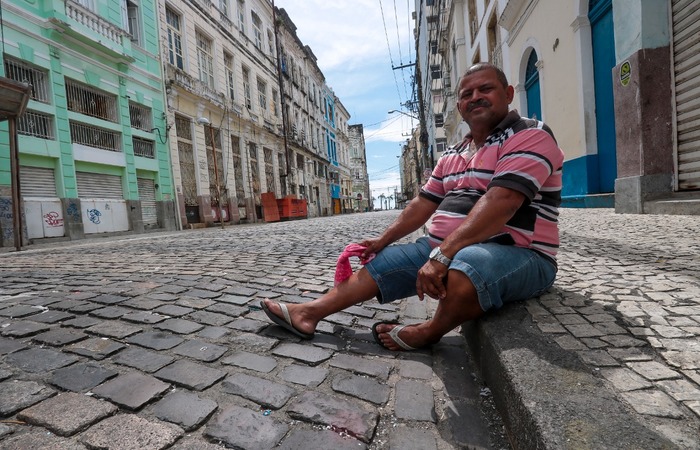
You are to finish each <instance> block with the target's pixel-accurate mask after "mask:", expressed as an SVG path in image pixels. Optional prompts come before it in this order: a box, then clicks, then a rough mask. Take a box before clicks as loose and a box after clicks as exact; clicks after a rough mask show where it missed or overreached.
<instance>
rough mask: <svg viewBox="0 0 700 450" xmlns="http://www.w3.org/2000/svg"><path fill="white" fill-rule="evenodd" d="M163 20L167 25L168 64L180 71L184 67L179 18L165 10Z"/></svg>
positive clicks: (169, 10)
mask: <svg viewBox="0 0 700 450" xmlns="http://www.w3.org/2000/svg"><path fill="white" fill-rule="evenodd" d="M165 20H166V22H167V23H168V62H169V63H170V64H172V65H173V66H175V67H177V68H178V69H182V68H183V67H184V65H183V62H182V34H181V29H180V16H179V15H177V14H176V13H175V12H173V10H171V9H170V8H165Z"/></svg>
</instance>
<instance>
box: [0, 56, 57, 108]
mask: <svg viewBox="0 0 700 450" xmlns="http://www.w3.org/2000/svg"><path fill="white" fill-rule="evenodd" d="M5 76H7V78H9V79H11V80H15V81H19V82H21V83H27V84H28V85H30V86H31V87H32V93H31V99H32V100H36V101H38V102H42V103H49V80H48V71H46V70H44V69H39V68H34V67H32V66H30V65H29V64H26V63H24V62H22V61H18V60H14V59H11V58H9V57H7V55H6V57H5Z"/></svg>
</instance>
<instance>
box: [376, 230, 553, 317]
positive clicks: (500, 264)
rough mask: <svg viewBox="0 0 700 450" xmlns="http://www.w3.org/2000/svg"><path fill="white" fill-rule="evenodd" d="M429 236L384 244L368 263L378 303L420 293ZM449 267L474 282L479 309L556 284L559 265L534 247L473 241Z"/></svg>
mask: <svg viewBox="0 0 700 450" xmlns="http://www.w3.org/2000/svg"><path fill="white" fill-rule="evenodd" d="M431 249H432V247H431V246H430V241H429V240H428V238H426V237H422V238H419V239H418V240H417V241H416V242H412V243H410V244H398V245H391V246H389V247H386V248H385V249H383V250H382V251H381V252H379V253H378V254H377V256H376V257H375V258H374V259H373V260H372V261H370V262H369V263H368V264H367V265H365V268H366V269H367V270H368V271H369V273H370V275H371V276H372V278H373V279H374V281H375V282H376V283H377V286H379V295H377V299H378V300H379V302H380V303H388V302H391V301H394V300H398V299H402V298H406V297H411V296H413V295H416V277H417V274H418V270H419V269H420V268H421V267H422V266H423V265H424V264H425V262H426V261H428V255H429V254H430V250H431ZM450 270H459V271H460V272H462V273H464V274H465V275H466V276H467V277H469V279H470V280H471V281H472V283H473V284H474V286H475V287H476V292H477V294H478V296H479V304H480V305H481V309H483V310H484V311H488V310H490V309H497V308H500V307H501V306H503V304H504V303H509V302H515V301H519V300H527V299H528V298H532V297H536V296H538V295H540V294H542V293H544V292H545V291H546V290H547V289H549V287H550V286H552V284H553V283H554V278H555V276H556V274H557V267H556V265H555V264H554V263H553V262H552V261H550V260H549V259H548V258H547V257H545V256H543V255H541V254H539V253H538V252H536V251H534V250H530V249H527V248H522V247H516V246H514V245H502V244H496V243H483V244H474V245H470V246H468V247H465V248H463V249H462V250H460V251H459V252H457V254H456V255H455V257H454V259H453V260H452V264H450Z"/></svg>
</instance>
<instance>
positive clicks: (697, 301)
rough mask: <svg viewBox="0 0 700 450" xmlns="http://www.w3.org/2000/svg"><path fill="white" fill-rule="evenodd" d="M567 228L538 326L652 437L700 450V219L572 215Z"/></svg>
mask: <svg viewBox="0 0 700 450" xmlns="http://www.w3.org/2000/svg"><path fill="white" fill-rule="evenodd" d="M561 223H562V227H561V230H562V236H561V237H562V246H563V248H562V251H561V253H560V256H559V258H558V261H559V269H560V270H559V274H558V277H557V281H556V283H555V286H554V288H553V289H552V290H551V291H550V292H549V293H547V294H545V295H543V296H542V297H540V298H538V299H532V300H529V301H527V302H526V308H527V310H528V311H529V312H530V314H531V315H532V318H533V320H534V321H535V322H536V323H537V326H538V327H539V329H540V330H541V331H542V332H544V333H545V334H546V335H548V336H549V337H550V338H551V339H553V340H554V341H556V342H557V344H558V345H559V346H560V347H561V348H562V349H564V350H567V351H571V352H575V353H576V354H578V356H579V357H580V358H581V360H582V361H583V362H584V363H586V364H587V365H588V366H589V367H590V368H591V370H592V371H593V373H594V374H596V375H598V376H600V377H601V378H602V379H604V380H606V383H607V384H608V386H610V387H611V388H612V389H613V391H614V392H615V393H616V394H617V395H618V396H619V397H620V398H622V400H623V402H624V403H626V404H627V405H629V406H630V407H631V408H632V409H633V410H634V411H635V412H637V413H638V414H639V415H640V416H641V418H642V420H643V421H644V422H645V423H646V424H647V425H648V426H649V427H650V428H651V429H654V430H655V431H657V432H658V433H659V434H660V435H662V436H664V437H666V438H668V439H669V440H670V441H672V442H673V443H674V444H675V445H677V446H678V447H679V448H692V449H697V448H700V420H699V417H700V387H699V386H700V217H698V216H668V215H622V214H615V213H614V212H612V210H605V209H603V210H590V209H589V210H576V209H567V210H564V211H562V217H561Z"/></svg>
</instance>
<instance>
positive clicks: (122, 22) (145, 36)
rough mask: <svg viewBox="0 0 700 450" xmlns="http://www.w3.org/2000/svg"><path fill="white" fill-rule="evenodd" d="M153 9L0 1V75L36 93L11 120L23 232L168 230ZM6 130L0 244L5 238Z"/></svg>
mask: <svg viewBox="0 0 700 450" xmlns="http://www.w3.org/2000/svg"><path fill="white" fill-rule="evenodd" d="M115 6H116V7H115ZM157 9H158V5H157V3H156V2H155V1H154V0H142V1H139V2H132V1H130V0H121V1H118V2H112V1H107V0H53V1H45V2H24V1H6V2H3V15H4V17H3V36H4V41H3V53H2V58H1V59H2V65H1V66H0V70H1V71H2V75H3V76H5V77H7V78H10V79H13V80H17V81H21V82H25V83H27V84H30V85H31V86H32V94H31V100H30V101H29V105H28V108H27V111H26V112H25V113H24V114H23V115H22V116H21V117H20V118H19V119H18V122H17V124H18V135H19V137H18V149H19V156H20V158H19V159H20V171H19V179H20V188H21V195H22V201H23V210H24V216H25V217H24V223H25V224H26V237H28V238H30V239H42V238H60V237H64V238H66V237H67V238H70V239H79V238H82V237H84V236H85V235H90V234H98V233H105V232H123V231H133V232H142V231H143V230H144V229H146V228H162V229H174V228H175V220H174V217H175V215H174V189H173V180H172V176H171V169H170V157H169V152H168V146H167V137H168V136H167V122H166V114H165V113H166V106H165V101H164V94H163V84H162V76H161V64H160V58H159V53H160V47H159V41H158V34H157V23H156V19H155V18H156V16H157V14H156V11H157ZM6 126H7V125H6V124H0V129H2V130H3V132H2V133H0V201H2V205H4V206H3V207H2V209H3V213H2V214H0V217H1V218H0V245H8V244H7V242H8V239H9V237H10V236H9V235H10V234H11V232H12V230H11V229H10V228H8V220H9V223H10V224H11V223H12V220H11V217H9V216H8V214H7V213H6V212H5V211H4V210H5V209H6V207H7V205H8V204H9V203H8V202H9V199H8V195H9V194H8V192H9V186H10V184H11V180H10V170H9V164H8V154H9V148H8V130H7V128H6ZM7 211H10V209H7Z"/></svg>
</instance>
